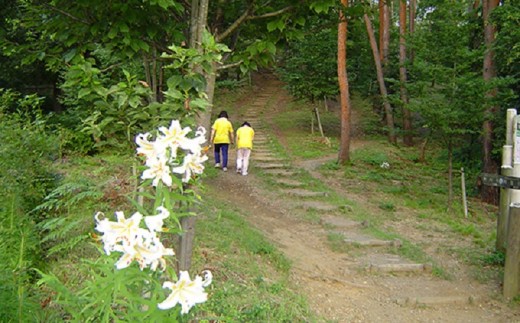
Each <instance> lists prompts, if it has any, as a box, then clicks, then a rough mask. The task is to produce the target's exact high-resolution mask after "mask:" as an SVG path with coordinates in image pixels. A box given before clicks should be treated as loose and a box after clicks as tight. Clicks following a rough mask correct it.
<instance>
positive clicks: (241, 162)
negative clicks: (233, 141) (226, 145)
mask: <svg viewBox="0 0 520 323" xmlns="http://www.w3.org/2000/svg"><path fill="white" fill-rule="evenodd" d="M254 138H255V131H254V130H253V128H252V127H251V125H250V124H249V122H247V121H246V122H244V123H243V124H242V125H241V126H240V128H238V129H237V173H241V174H242V175H244V176H245V175H247V169H248V167H249V157H250V156H251V150H252V149H253V140H254Z"/></svg>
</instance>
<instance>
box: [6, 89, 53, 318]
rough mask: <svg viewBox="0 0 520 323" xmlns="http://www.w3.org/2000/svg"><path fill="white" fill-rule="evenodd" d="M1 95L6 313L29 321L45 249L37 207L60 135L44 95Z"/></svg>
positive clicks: (50, 175)
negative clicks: (53, 129)
mask: <svg viewBox="0 0 520 323" xmlns="http://www.w3.org/2000/svg"><path fill="white" fill-rule="evenodd" d="M0 100H1V105H0V141H1V142H2V146H1V148H0V179H1V181H0V262H1V263H2V264H4V265H3V267H2V270H1V272H0V286H2V288H0V302H2V306H1V310H0V317H1V318H2V320H3V321H25V320H29V318H32V319H33V318H34V315H35V309H36V308H37V307H36V305H37V304H35V303H34V302H31V301H30V299H31V295H32V293H33V291H30V290H27V286H29V283H30V282H31V281H32V280H33V279H34V277H33V276H34V273H31V271H30V269H31V268H33V267H34V266H35V265H36V264H37V263H38V262H39V261H40V255H41V252H40V243H39V238H38V234H37V230H36V228H35V224H36V223H37V222H38V221H39V220H40V219H39V218H38V216H37V214H36V213H31V210H32V209H33V208H34V207H35V206H36V205H38V204H39V203H40V202H41V200H42V199H43V197H44V196H45V195H46V194H47V192H48V191H49V190H50V189H51V188H52V186H53V185H54V182H55V176H54V174H53V173H52V172H50V171H49V169H50V167H49V164H50V162H51V161H52V160H53V158H54V157H55V156H56V152H57V141H56V138H55V137H53V136H50V135H48V134H47V132H46V120H45V119H44V118H43V117H42V115H41V113H39V109H38V108H39V104H40V102H41V100H40V99H39V98H37V97H36V96H25V97H22V96H21V95H19V94H18V93H14V92H12V91H3V92H1V96H0ZM8 111H11V112H8ZM13 111H14V112H13Z"/></svg>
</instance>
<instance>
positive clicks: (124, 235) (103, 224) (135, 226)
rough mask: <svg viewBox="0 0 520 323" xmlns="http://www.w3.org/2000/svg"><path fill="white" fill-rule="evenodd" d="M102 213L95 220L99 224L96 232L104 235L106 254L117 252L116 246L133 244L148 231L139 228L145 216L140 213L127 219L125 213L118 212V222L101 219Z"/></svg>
mask: <svg viewBox="0 0 520 323" xmlns="http://www.w3.org/2000/svg"><path fill="white" fill-rule="evenodd" d="M100 215H102V213H97V214H96V215H95V217H94V218H95V219H96V222H97V226H96V230H97V231H99V232H102V233H103V237H102V240H103V243H104V247H105V252H106V253H107V254H110V252H111V251H114V250H116V247H115V246H116V244H117V243H119V242H122V243H123V244H133V243H134V241H135V239H137V237H138V236H140V235H142V234H143V232H146V230H144V229H142V228H140V227H139V223H140V222H141V219H142V218H143V215H142V214H141V213H139V212H136V213H134V214H133V215H132V216H131V217H130V218H128V219H125V215H124V213H123V212H116V217H117V222H114V221H109V220H108V219H106V218H105V219H102V220H101V219H100V218H99V216H100Z"/></svg>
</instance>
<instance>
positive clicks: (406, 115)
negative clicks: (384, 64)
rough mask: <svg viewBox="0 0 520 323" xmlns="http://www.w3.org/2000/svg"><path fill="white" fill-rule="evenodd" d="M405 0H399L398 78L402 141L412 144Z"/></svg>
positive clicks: (407, 144)
mask: <svg viewBox="0 0 520 323" xmlns="http://www.w3.org/2000/svg"><path fill="white" fill-rule="evenodd" d="M405 35H406V0H400V1H399V80H400V81H401V86H400V91H401V101H402V104H403V129H404V135H403V143H404V144H405V146H413V136H412V114H411V113H410V110H408V109H407V105H408V93H407V91H406V82H407V76H406V73H407V71H406V40H405Z"/></svg>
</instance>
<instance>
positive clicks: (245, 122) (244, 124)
mask: <svg viewBox="0 0 520 323" xmlns="http://www.w3.org/2000/svg"><path fill="white" fill-rule="evenodd" d="M243 126H248V127H251V125H250V124H249V122H247V121H244V123H243V124H242V127H243Z"/></svg>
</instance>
